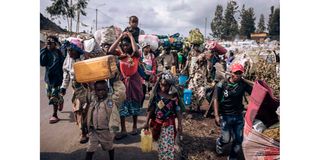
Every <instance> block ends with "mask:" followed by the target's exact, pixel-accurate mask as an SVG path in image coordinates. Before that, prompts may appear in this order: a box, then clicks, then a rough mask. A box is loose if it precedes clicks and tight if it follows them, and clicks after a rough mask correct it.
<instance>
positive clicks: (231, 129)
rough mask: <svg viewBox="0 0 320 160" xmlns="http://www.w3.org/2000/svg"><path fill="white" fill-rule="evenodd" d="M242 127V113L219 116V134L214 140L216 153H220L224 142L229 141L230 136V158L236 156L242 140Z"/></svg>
mask: <svg viewBox="0 0 320 160" xmlns="http://www.w3.org/2000/svg"><path fill="white" fill-rule="evenodd" d="M243 127H244V119H243V114H239V115H222V116H221V120H220V128H221V135H220V137H219V138H218V139H217V140H216V151H217V153H218V154H222V147H223V146H224V145H225V144H228V143H230V141H231V138H232V139H233V141H232V145H231V152H230V158H237V155H238V153H239V152H240V150H241V144H242V140H243Z"/></svg>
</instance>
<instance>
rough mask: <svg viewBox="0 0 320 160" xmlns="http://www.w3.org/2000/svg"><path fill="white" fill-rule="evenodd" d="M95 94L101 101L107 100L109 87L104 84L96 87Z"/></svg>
mask: <svg viewBox="0 0 320 160" xmlns="http://www.w3.org/2000/svg"><path fill="white" fill-rule="evenodd" d="M95 94H96V95H97V97H98V98H99V99H105V98H106V97H107V86H106V84H103V83H98V84H96V85H95Z"/></svg>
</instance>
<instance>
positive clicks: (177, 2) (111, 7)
mask: <svg viewBox="0 0 320 160" xmlns="http://www.w3.org/2000/svg"><path fill="white" fill-rule="evenodd" d="M228 1H229V0H161V1H159V0H89V4H88V7H87V9H86V12H87V16H86V17H81V18H80V19H81V22H82V23H84V24H86V25H88V27H84V26H81V27H80V31H82V30H86V31H90V28H91V26H92V27H93V31H94V30H95V18H96V12H95V9H96V8H98V28H101V27H105V26H110V25H117V26H119V27H121V28H122V29H124V28H125V27H126V26H127V25H128V17H129V16H131V15H136V16H138V17H139V27H140V28H141V29H143V30H144V31H145V32H146V33H147V34H173V33H176V32H179V33H181V34H182V35H185V36H187V35H188V33H189V30H190V29H192V28H195V27H197V28H200V30H201V32H202V33H203V34H204V33H205V18H207V20H208V21H207V35H208V34H209V33H211V29H210V23H211V21H212V18H213V15H214V12H215V9H216V6H217V5H218V4H221V5H223V9H224V10H225V7H226V4H227V2H228ZM235 1H236V2H237V3H238V4H239V6H240V7H239V9H241V8H242V4H245V6H246V8H248V7H253V8H254V11H255V15H256V23H257V21H258V20H259V17H260V14H264V16H265V20H266V23H267V19H268V16H269V14H270V7H271V6H272V5H274V6H275V7H279V6H280V4H279V3H280V2H279V0H235ZM51 3H52V1H51V0H40V12H41V13H42V14H43V15H44V16H46V17H49V15H48V13H47V12H46V11H45V8H46V7H47V6H49V5H51ZM54 22H56V23H57V24H58V25H60V26H61V27H62V28H66V26H67V25H66V20H63V19H56V20H54ZM73 24H75V23H73ZM73 27H74V30H75V25H73Z"/></svg>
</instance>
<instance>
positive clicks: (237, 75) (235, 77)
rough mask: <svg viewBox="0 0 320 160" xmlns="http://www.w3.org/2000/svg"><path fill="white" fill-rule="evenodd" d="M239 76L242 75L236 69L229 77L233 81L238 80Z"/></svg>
mask: <svg viewBox="0 0 320 160" xmlns="http://www.w3.org/2000/svg"><path fill="white" fill-rule="evenodd" d="M241 77H242V72H241V71H236V72H233V73H232V74H231V78H232V80H233V81H234V82H238V81H239V80H240V79H241Z"/></svg>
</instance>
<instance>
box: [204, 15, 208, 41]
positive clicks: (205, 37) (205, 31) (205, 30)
mask: <svg viewBox="0 0 320 160" xmlns="http://www.w3.org/2000/svg"><path fill="white" fill-rule="evenodd" d="M204 39H207V17H206V18H205V24H204Z"/></svg>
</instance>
